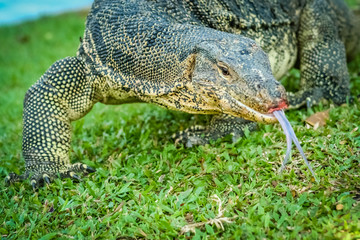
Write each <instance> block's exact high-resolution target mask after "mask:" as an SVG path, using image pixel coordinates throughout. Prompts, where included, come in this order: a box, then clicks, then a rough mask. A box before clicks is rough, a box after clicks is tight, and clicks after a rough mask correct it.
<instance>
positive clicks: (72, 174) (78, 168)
mask: <svg viewBox="0 0 360 240" xmlns="http://www.w3.org/2000/svg"><path fill="white" fill-rule="evenodd" d="M92 172H95V169H93V168H92V167H89V166H88V165H86V164H83V163H74V164H72V165H68V166H63V167H60V168H58V169H57V170H54V169H51V170H49V169H46V170H41V171H37V172H32V171H30V172H29V171H26V172H25V173H24V174H22V175H17V174H15V173H10V174H9V176H7V177H6V178H5V183H6V184H7V185H9V184H11V183H14V182H21V181H24V180H25V179H27V178H28V177H29V176H31V177H30V184H31V186H32V187H33V189H34V190H37V189H38V188H39V187H40V186H43V185H44V183H46V184H50V183H51V182H52V180H54V179H55V178H57V177H60V178H72V179H74V180H76V181H81V178H80V177H79V176H78V175H77V173H83V174H88V173H92Z"/></svg>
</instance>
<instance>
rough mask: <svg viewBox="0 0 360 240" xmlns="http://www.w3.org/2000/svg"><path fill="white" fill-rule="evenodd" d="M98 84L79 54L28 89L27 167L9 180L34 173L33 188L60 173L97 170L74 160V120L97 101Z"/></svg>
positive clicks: (24, 145) (25, 115)
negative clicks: (89, 74) (94, 85)
mask: <svg viewBox="0 0 360 240" xmlns="http://www.w3.org/2000/svg"><path fill="white" fill-rule="evenodd" d="M94 91H95V90H94V87H93V84H92V82H91V81H90V80H89V79H88V78H87V77H86V71H85V66H84V64H83V63H81V62H80V61H79V60H78V59H77V58H74V57H69V58H65V59H62V60H59V61H57V62H55V63H54V64H53V65H52V66H51V67H50V68H49V69H48V70H47V71H46V73H45V74H44V75H43V76H42V77H41V78H40V80H39V81H38V82H37V83H35V84H34V85H33V86H32V87H31V88H30V89H29V90H28V91H27V93H26V95H25V100H24V112H23V124H24V128H23V142H22V151H23V156H24V159H25V166H26V168H25V169H26V171H25V173H24V174H23V175H20V176H19V175H16V174H14V173H11V174H10V175H9V176H8V177H7V179H6V180H7V182H10V183H11V182H14V181H19V180H24V179H26V178H28V177H30V182H31V185H32V186H33V188H34V189H35V188H37V187H38V186H39V184H42V183H43V182H46V183H49V182H50V181H51V180H52V179H53V178H55V177H57V176H60V177H61V178H64V177H72V178H74V179H79V177H78V176H77V173H78V172H93V171H94V170H93V169H92V168H90V167H88V166H87V165H85V164H82V163H75V164H70V161H69V148H70V142H71V124H70V123H71V121H73V120H76V119H79V118H81V117H82V116H84V115H85V114H86V113H87V112H88V111H90V109H91V108H92V106H93V104H94V103H95V102H96V101H95V99H94V96H95V94H94Z"/></svg>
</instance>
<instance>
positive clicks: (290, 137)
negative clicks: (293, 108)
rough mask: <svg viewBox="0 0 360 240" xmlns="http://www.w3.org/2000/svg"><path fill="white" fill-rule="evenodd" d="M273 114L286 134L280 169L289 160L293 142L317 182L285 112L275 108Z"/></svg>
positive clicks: (282, 168)
mask: <svg viewBox="0 0 360 240" xmlns="http://www.w3.org/2000/svg"><path fill="white" fill-rule="evenodd" d="M273 114H274V115H275V117H276V118H277V120H278V121H279V123H280V125H281V127H282V129H283V130H284V132H285V135H286V143H287V148H286V155H285V159H284V161H283V162H282V165H281V169H280V171H283V170H284V168H285V164H286V163H287V162H288V160H289V157H290V152H291V146H292V142H294V143H295V145H296V147H297V149H298V150H299V152H300V155H301V156H302V157H303V159H304V161H305V163H306V166H307V167H308V168H309V169H310V172H311V174H312V175H313V177H314V179H315V180H316V182H319V181H318V180H317V178H316V176H315V173H314V171H313V169H312V167H311V166H310V164H309V162H308V160H307V159H306V157H305V154H304V151H303V150H302V148H301V146H300V143H299V140H298V139H297V137H296V135H295V133H294V130H293V128H292V127H291V125H290V123H289V121H288V120H287V118H286V116H285V113H284V111H283V110H277V111H274V112H273Z"/></svg>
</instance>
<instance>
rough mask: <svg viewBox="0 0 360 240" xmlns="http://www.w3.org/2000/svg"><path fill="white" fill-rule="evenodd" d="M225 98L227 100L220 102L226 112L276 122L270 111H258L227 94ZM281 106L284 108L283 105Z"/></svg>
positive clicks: (251, 119) (258, 120)
mask: <svg viewBox="0 0 360 240" xmlns="http://www.w3.org/2000/svg"><path fill="white" fill-rule="evenodd" d="M227 100H228V101H226V102H225V101H224V102H223V104H221V108H222V111H223V112H224V113H226V114H229V115H232V116H235V117H241V118H244V119H247V120H250V121H254V122H259V123H264V124H272V123H277V122H278V120H277V118H276V117H275V115H274V114H273V113H272V112H269V113H261V112H258V111H256V110H255V109H253V108H251V107H249V106H246V105H245V104H243V103H242V102H240V101H238V100H236V99H235V98H233V97H231V96H229V95H228V96H227ZM282 107H283V108H285V106H282Z"/></svg>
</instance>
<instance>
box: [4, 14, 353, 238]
mask: <svg viewBox="0 0 360 240" xmlns="http://www.w3.org/2000/svg"><path fill="white" fill-rule="evenodd" d="M84 19H85V14H84V13H72V14H66V15H62V16H57V17H47V18H43V19H41V20H38V21H34V22H28V23H24V24H21V25H17V26H11V27H1V28H0V84H1V94H0V103H1V104H0V115H1V118H0V149H1V151H0V161H1V166H0V179H4V178H5V176H6V175H7V174H8V173H9V172H16V173H21V172H23V170H24V160H23V158H22V156H21V130H22V122H21V119H22V116H21V114H22V101H23V97H24V94H25V92H26V90H27V89H28V88H29V87H30V86H31V85H32V84H33V83H34V82H35V81H36V80H37V79H38V78H39V77H40V76H41V75H42V74H43V73H44V71H45V70H46V69H47V68H48V67H49V66H50V65H51V64H52V63H53V62H55V61H56V60H58V59H61V58H63V57H65V56H73V55H75V52H76V49H77V46H78V44H79V37H80V36H81V35H82V33H83V30H84ZM349 68H350V76H351V85H352V94H353V95H358V94H360V57H359V58H358V59H357V60H355V61H354V62H352V63H350V64H349ZM287 78H288V79H296V78H298V72H297V71H291V73H290V74H289V75H288V76H287ZM329 107H330V106H329V105H322V106H316V107H314V108H313V109H311V110H306V109H302V110H292V111H288V112H287V116H288V118H289V120H290V122H291V123H292V125H293V127H294V130H295V132H296V134H297V136H298V138H299V139H300V141H301V142H302V146H303V148H304V151H305V153H306V155H307V156H308V158H309V160H310V161H311V164H312V166H313V167H314V170H315V172H316V174H317V176H318V177H319V178H320V181H321V182H320V183H319V184H317V183H315V182H313V180H312V177H311V174H310V172H309V171H308V169H307V168H306V166H305V164H304V163H303V161H302V160H301V157H300V155H299V154H298V152H297V151H295V150H293V156H292V159H291V163H290V164H289V165H288V166H287V168H286V170H285V171H284V173H283V174H279V173H278V172H277V170H278V169H279V168H280V165H281V162H282V160H283V158H284V155H285V150H286V146H285V145H286V141H285V136H284V134H283V132H282V131H281V128H280V126H279V125H278V124H276V125H261V126H260V128H259V130H258V131H256V132H252V133H247V134H246V136H245V137H243V138H241V139H240V140H239V141H238V142H236V143H230V142H229V141H227V140H226V139H223V140H219V141H216V142H214V143H211V144H209V145H206V146H199V147H193V148H190V149H186V148H183V147H175V146H174V143H173V141H172V140H171V138H170V137H169V136H171V135H172V134H173V133H175V132H177V131H179V130H180V129H183V128H185V127H187V126H189V124H191V123H192V122H194V121H195V120H196V118H195V119H194V118H193V117H192V116H190V115H187V114H183V113H180V112H174V111H168V110H165V109H162V108H159V107H156V106H154V105H149V104H132V105H121V106H105V105H101V104H97V105H96V106H95V107H94V109H93V110H92V111H91V112H90V113H89V114H88V115H87V116H86V117H84V118H83V119H81V120H79V121H76V122H74V123H73V128H74V131H73V132H74V134H73V140H72V150H71V153H70V155H71V159H72V161H73V162H78V161H81V162H84V163H87V164H89V165H90V166H93V167H96V169H97V172H96V173H94V174H91V175H89V176H87V177H84V178H83V181H82V182H80V183H73V182H72V181H71V180H69V179H64V180H59V179H58V180H56V181H55V182H54V183H52V184H51V185H49V186H47V187H43V188H40V190H39V192H33V191H32V189H31V187H30V185H29V183H28V182H25V183H19V184H15V185H12V186H9V187H8V186H5V185H4V183H3V181H0V236H1V238H2V239H25V238H30V239H39V238H41V237H42V239H55V238H56V239H57V238H62V239H68V238H75V239H81V238H92V239H99V238H119V239H133V238H134V239H135V238H149V239H160V238H161V239H167V238H186V239H217V238H223V239H238V238H244V239H264V238H268V239H286V238H288V239H333V238H338V239H355V238H360V222H359V218H360V204H359V199H360V177H359V174H360V130H359V129H358V127H359V126H360V104H359V102H358V101H357V100H356V101H355V102H354V103H353V104H350V105H343V106H340V107H333V106H331V107H332V108H331V111H330V120H329V121H328V124H327V125H326V126H325V127H320V128H319V129H317V130H313V129H311V128H310V129H308V128H306V126H305V123H304V119H306V118H307V117H308V116H310V115H311V114H312V113H313V112H317V111H321V110H325V109H327V108H329ZM220 201H221V202H220ZM336 206H338V207H340V206H343V209H339V210H337V209H336ZM219 211H221V217H224V218H228V220H229V219H231V220H232V222H231V223H226V222H223V223H222V224H223V228H222V227H221V225H220V224H219V223H218V227H217V226H216V224H214V221H212V222H211V221H210V220H212V219H214V218H217V217H218V214H219ZM202 222H203V223H205V222H208V224H203V225H202V226H199V227H198V228H196V230H195V233H192V232H188V233H184V234H181V229H182V227H183V226H185V225H187V224H192V223H202ZM211 223H213V224H211Z"/></svg>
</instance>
